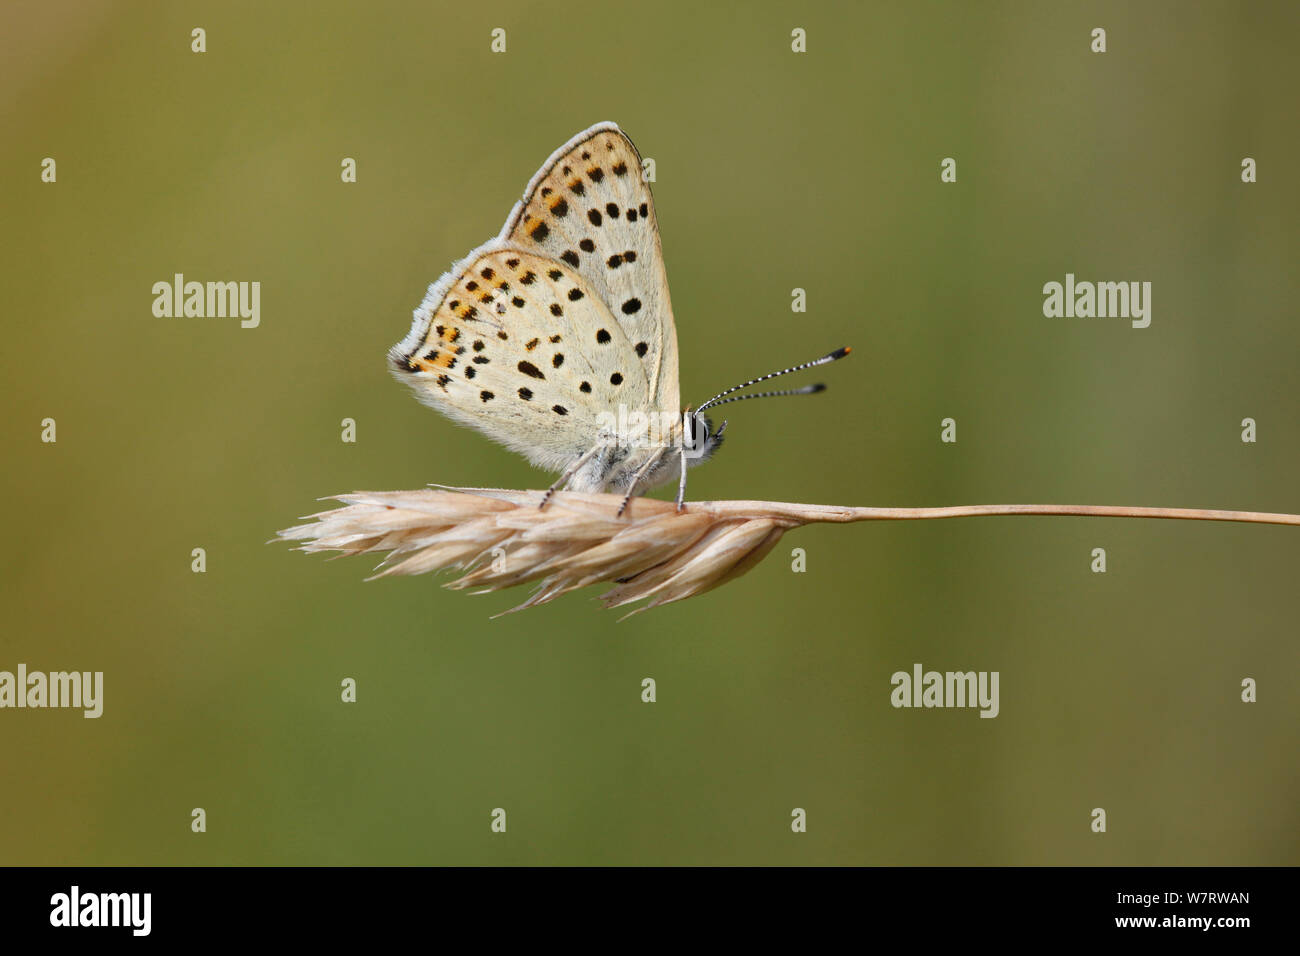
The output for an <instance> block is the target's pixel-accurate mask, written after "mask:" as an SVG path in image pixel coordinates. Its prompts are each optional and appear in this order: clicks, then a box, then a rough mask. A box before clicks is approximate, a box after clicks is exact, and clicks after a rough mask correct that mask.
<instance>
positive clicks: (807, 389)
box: [712, 382, 826, 405]
mask: <svg viewBox="0 0 1300 956" xmlns="http://www.w3.org/2000/svg"><path fill="white" fill-rule="evenodd" d="M824 391H826V386H825V385H823V384H821V383H820V382H818V383H817V384H816V385H805V386H804V387H803V388H786V389H782V390H781V391H779V392H750V393H749V394H748V395H732V396H731V398H724V399H722V400H721V401H718V402H713V403H712V404H713V405H730V404H731V403H732V402H743V401H744V400H745V399H747V398H776V397H778V396H781V395H815V394H817V393H818V392H824Z"/></svg>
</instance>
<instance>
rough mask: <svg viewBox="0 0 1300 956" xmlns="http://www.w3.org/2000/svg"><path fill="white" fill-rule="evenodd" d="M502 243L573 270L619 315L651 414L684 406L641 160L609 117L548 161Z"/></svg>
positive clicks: (651, 202)
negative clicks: (643, 380)
mask: <svg viewBox="0 0 1300 956" xmlns="http://www.w3.org/2000/svg"><path fill="white" fill-rule="evenodd" d="M500 238H501V239H502V240H504V241H508V242H509V243H511V244H512V245H515V246H518V247H519V248H522V249H528V250H533V251H536V252H537V253H538V254H540V255H544V256H546V257H548V258H550V259H556V260H559V261H561V262H563V263H565V264H566V265H568V266H569V267H571V268H572V269H573V270H574V271H576V272H577V273H578V274H579V275H580V276H582V278H583V279H584V280H585V281H586V282H587V283H588V285H589V286H590V287H591V289H592V290H593V291H594V292H595V293H596V295H597V296H598V297H599V298H600V299H601V300H602V301H603V302H604V303H605V304H606V306H607V307H608V309H609V311H610V313H612V314H613V316H614V317H615V318H616V319H617V320H618V323H619V325H620V326H621V328H622V329H623V330H624V332H625V333H626V335H627V338H628V339H629V341H630V342H631V343H632V347H633V348H634V349H635V351H636V353H637V355H638V357H639V358H640V360H641V364H642V367H643V368H644V369H645V377H646V381H647V382H648V384H649V398H650V399H651V401H652V404H653V408H654V410H655V411H661V412H666V413H669V414H671V415H673V416H674V417H675V416H676V414H677V412H678V410H679V407H680V396H679V393H678V389H679V386H678V379H677V331H676V328H675V326H674V324H673V313H672V304H671V302H670V301H669V296H668V278H667V274H666V272H665V270H664V261H663V251H662V249H661V247H660V242H659V226H658V220H657V219H656V216H655V209H654V199H653V197H652V196H651V195H650V187H649V185H648V184H647V183H646V182H644V180H643V178H642V168H641V156H640V154H639V153H638V152H637V150H636V147H635V146H633V145H632V141H631V140H629V139H628V138H627V136H626V135H624V133H623V131H622V130H620V129H619V128H618V126H616V125H615V124H613V123H601V124H598V125H596V126H593V127H591V128H590V129H588V130H586V131H584V132H582V133H580V134H578V135H577V136H576V137H574V138H573V139H572V140H570V141H569V142H568V143H566V144H565V145H564V146H562V147H560V149H559V150H557V151H556V152H555V154H554V155H552V156H551V158H550V159H549V160H547V162H546V164H545V165H543V166H542V168H541V169H540V170H538V172H537V174H536V175H535V176H534V177H533V180H532V182H531V183H529V185H528V189H527V191H526V192H525V193H524V198H523V200H522V201H521V202H519V203H518V204H517V205H516V206H515V209H514V212H513V213H512V214H511V216H510V219H509V220H508V221H507V222H506V225H505V228H504V229H503V230H502V232H501V237H500Z"/></svg>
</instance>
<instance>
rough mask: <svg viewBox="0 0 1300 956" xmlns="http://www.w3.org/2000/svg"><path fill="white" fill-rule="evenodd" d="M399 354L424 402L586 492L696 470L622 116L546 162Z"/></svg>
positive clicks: (640, 485) (648, 221) (652, 227)
mask: <svg viewBox="0 0 1300 956" xmlns="http://www.w3.org/2000/svg"><path fill="white" fill-rule="evenodd" d="M389 361H390V367H391V369H392V371H393V373H394V375H395V376H396V377H398V378H399V379H401V380H404V381H406V382H407V383H408V384H410V385H411V386H412V387H413V388H414V389H415V392H416V395H417V397H418V398H419V399H420V400H421V401H423V402H425V403H426V404H428V405H430V406H432V407H433V408H436V409H437V410H438V411H440V412H442V413H443V414H445V415H447V416H448V417H449V418H451V419H452V420H453V421H456V422H459V423H460V424H464V425H468V426H470V427H472V428H476V429H478V430H479V431H481V432H483V433H484V434H486V435H488V436H489V437H490V438H493V439H495V440H496V441H499V442H501V443H502V444H503V445H505V446H506V447H508V448H510V449H512V450H514V451H517V452H519V453H521V454H523V455H524V456H525V457H526V458H528V460H529V461H531V462H532V463H533V464H534V465H537V466H539V467H541V468H545V469H547V470H550V471H559V472H569V475H568V479H567V483H568V486H569V487H571V488H573V489H574V490H580V491H621V492H624V493H629V492H630V493H636V492H640V491H642V490H645V489H648V488H652V487H655V486H656V485H659V484H663V483H664V482H666V481H671V480H673V479H674V478H677V477H679V476H680V473H681V467H682V466H681V462H682V456H681V455H680V454H679V452H680V451H681V448H682V444H683V435H682V432H683V422H682V414H681V409H680V398H679V394H678V378H677V333H676V328H675V325H674V323H673V317H672V304H671V301H670V299H669V295H668V281H667V276H666V274H665V271H664V264H663V254H662V250H661V247H660V242H659V232H658V226H657V220H656V218H655V212H654V205H653V198H652V197H651V194H650V188H649V186H648V184H646V183H645V182H644V180H643V178H642V166H641V157H640V155H639V154H638V153H637V151H636V148H635V147H634V146H633V145H632V143H631V141H630V140H629V139H628V138H627V137H626V136H625V135H624V134H623V133H622V131H621V130H620V129H619V128H618V127H617V126H616V125H615V124H613V123H601V124H597V125H596V126H593V127H591V128H590V129H588V130H585V131H584V132H582V133H580V134H578V135H577V136H575V137H574V138H573V139H572V140H570V141H569V142H568V143H566V144H565V145H564V146H562V147H561V148H560V149H559V150H557V151H556V152H555V153H554V154H553V155H552V156H551V157H550V158H549V159H548V160H547V161H546V163H545V164H544V165H543V166H542V168H541V169H540V170H539V171H538V172H537V174H536V175H535V176H534V177H533V179H532V181H531V182H530V183H529V184H528V187H527V188H526V189H525V191H524V196H523V199H522V200H521V201H520V202H519V203H517V204H516V205H515V207H514V209H513V210H512V211H511V214H510V216H509V218H508V219H507V221H506V224H505V226H504V228H503V229H502V230H501V234H500V235H499V236H497V237H496V238H495V239H493V240H491V241H489V242H487V243H485V244H484V245H482V246H480V247H479V248H477V249H475V250H474V251H472V252H471V253H470V254H469V255H468V256H466V257H465V258H464V259H463V260H461V261H460V262H458V263H456V264H455V265H453V267H452V268H451V270H450V271H449V272H447V273H446V274H444V275H443V276H442V277H441V278H440V279H439V280H438V281H437V282H435V283H434V284H433V285H431V286H430V287H429V291H428V294H427V295H426V296H425V298H424V301H423V302H422V303H421V304H420V307H419V308H418V309H416V310H415V320H414V322H413V324H412V327H411V331H410V333H409V334H408V335H407V336H406V338H405V339H403V340H402V341H401V342H400V343H398V344H397V345H395V346H393V348H392V349H391V350H390V352H389ZM642 418H644V419H646V420H648V421H649V422H650V423H651V424H650V425H648V426H646V427H641V426H640V425H639V423H640V421H641V419H642ZM629 419H630V420H631V421H632V422H633V425H632V427H630V428H628V427H626V423H627V422H628V421H629ZM712 447H716V444H715V445H713V446H711V447H710V448H707V449H705V450H704V451H703V452H702V453H701V454H699V455H693V456H691V457H690V459H689V460H691V461H699V460H703V459H704V458H706V457H707V452H708V451H711V450H712Z"/></svg>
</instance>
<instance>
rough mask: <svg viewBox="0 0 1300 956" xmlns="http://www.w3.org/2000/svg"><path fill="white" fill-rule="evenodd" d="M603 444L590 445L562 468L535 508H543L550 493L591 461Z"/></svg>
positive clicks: (553, 492) (557, 489)
mask: <svg viewBox="0 0 1300 956" xmlns="http://www.w3.org/2000/svg"><path fill="white" fill-rule="evenodd" d="M605 444H606V443H605V442H603V441H601V442H597V443H596V444H594V445H592V446H591V448H589V449H588V450H587V451H586V452H584V453H583V454H582V456H581V457H580V458H578V460H577V461H575V462H574V463H573V464H572V465H570V466H569V467H568V468H566V469H564V472H563V474H561V475H560V477H559V478H556V479H555V482H554V483H553V484H552V485H551V487H549V488H547V489H546V494H544V495H542V502H541V504H539V505H538V506H537V510H538V511H541V510H542V509H543V508H545V507H546V503H547V502H548V501H550V500H551V495H553V494H555V493H556V492H557V491H559V490H560V489H561V488H563V487H564V486H565V485H567V484H568V483H569V479H570V478H572V477H573V476H574V475H575V474H577V471H578V469H579V468H581V467H582V466H583V465H585V464H586V463H587V462H589V461H591V459H592V458H594V457H596V455H597V453H599V452H600V450H601V449H602V448H604V447H605Z"/></svg>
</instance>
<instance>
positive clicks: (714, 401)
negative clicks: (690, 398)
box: [695, 345, 852, 415]
mask: <svg viewBox="0 0 1300 956" xmlns="http://www.w3.org/2000/svg"><path fill="white" fill-rule="evenodd" d="M850 351H852V349H850V348H849V347H848V346H847V345H846V346H844V347H843V348H839V349H836V350H835V351H834V352H831V353H830V354H829V355H823V356H822V357H821V358H819V359H813V360H812V361H811V362H804V363H803V364H802V365H792V366H791V367H790V368H783V369H781V371H779V372H770V373H768V374H767V375H760V376H759V377H758V378H752V379H750V380H749V381H748V382H742V383H741V384H740V385H733V386H732V387H731V388H729V389H727V390H726V391H725V392H719V393H718V394H717V395H714V396H713V397H712V398H711V399H709V400H708V401H707V402H705V403H704V404H703V405H701V406H700V407H699V408H697V409H696V410H695V413H696V414H697V415H698V414H699V413H700V412H702V411H704V410H705V409H706V408H708V407H710V406H711V405H721V404H723V403H722V402H721V401H719V399H722V398H725V397H726V396H728V395H730V394H731V393H732V392H738V391H740V390H741V389H742V388H749V387H750V386H751V385H757V384H758V383H759V382H766V381H767V380H768V379H769V378H777V377H779V376H781V375H789V374H790V373H791V372H802V371H803V370H804V369H806V368H815V367H816V366H818V365H827V364H829V363H831V362H834V361H835V360H836V359H842V358H844V356H846V355H848V354H849V352H850ZM822 387H823V388H824V387H825V386H822ZM821 390H822V389H821V388H818V387H816V386H813V387H811V388H809V389H806V390H805V389H794V390H792V391H790V392H767V393H764V394H763V395H746V396H742V397H744V398H763V397H766V396H767V395H807V394H811V393H812V392H820V391H821ZM730 401H738V399H734V398H733V399H730Z"/></svg>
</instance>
